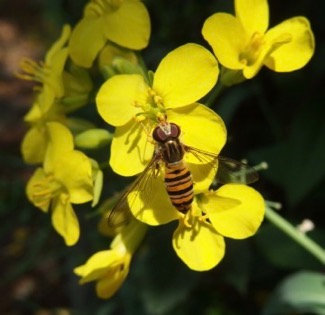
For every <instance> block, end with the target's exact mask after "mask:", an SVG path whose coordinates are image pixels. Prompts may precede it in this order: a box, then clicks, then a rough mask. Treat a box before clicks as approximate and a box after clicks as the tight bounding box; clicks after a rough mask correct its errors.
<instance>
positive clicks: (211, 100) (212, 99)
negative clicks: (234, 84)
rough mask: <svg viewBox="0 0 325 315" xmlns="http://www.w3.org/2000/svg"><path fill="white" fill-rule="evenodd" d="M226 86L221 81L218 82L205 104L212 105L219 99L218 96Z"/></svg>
mask: <svg viewBox="0 0 325 315" xmlns="http://www.w3.org/2000/svg"><path fill="white" fill-rule="evenodd" d="M224 88H225V86H224V85H223V84H222V83H221V82H218V84H217V85H216V87H215V88H214V89H213V90H212V91H211V93H210V95H209V98H208V99H207V101H206V102H205V105H206V106H207V107H211V106H212V105H213V103H214V102H215V100H216V99H217V97H218V96H219V94H220V93H221V92H222V91H223V90H224Z"/></svg>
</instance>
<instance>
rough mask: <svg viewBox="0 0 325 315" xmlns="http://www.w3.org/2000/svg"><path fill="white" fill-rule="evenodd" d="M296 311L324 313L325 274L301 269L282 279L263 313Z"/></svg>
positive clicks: (275, 313)
mask: <svg viewBox="0 0 325 315" xmlns="http://www.w3.org/2000/svg"><path fill="white" fill-rule="evenodd" d="M293 312H297V313H299V314H302V313H307V312H308V313H312V314H318V315H325V275H324V274H321V273H317V272H310V271H301V272H298V273H295V274H293V275H291V276H289V277H287V278H286V279H284V280H283V281H282V282H281V283H280V284H279V286H278V287H277V288H276V289H275V291H274V292H273V294H272V296H271V298H270V300H269V301H268V303H267V305H266V307H265V309H264V312H263V315H280V314H289V313H293Z"/></svg>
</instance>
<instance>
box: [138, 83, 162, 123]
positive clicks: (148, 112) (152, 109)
mask: <svg viewBox="0 0 325 315" xmlns="http://www.w3.org/2000/svg"><path fill="white" fill-rule="evenodd" d="M135 106H136V107H140V108H141V109H142V110H143V111H142V112H140V113H138V114H137V115H136V117H135V120H136V121H137V122H140V121H143V120H145V119H149V120H151V121H152V122H154V123H157V122H161V121H165V119H166V110H165V107H164V105H163V101H162V98H161V96H159V95H158V94H157V93H156V92H155V91H154V90H153V89H152V88H150V87H148V98H147V100H146V102H145V103H144V104H138V103H136V104H135Z"/></svg>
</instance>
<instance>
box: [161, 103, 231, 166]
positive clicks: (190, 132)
mask: <svg viewBox="0 0 325 315" xmlns="http://www.w3.org/2000/svg"><path fill="white" fill-rule="evenodd" d="M167 115H168V119H169V121H171V122H175V123H176V124H178V125H179V126H180V128H181V131H182V133H181V137H180V138H181V141H182V142H183V143H184V144H185V145H189V146H191V147H194V148H196V149H199V150H203V151H207V152H210V153H214V154H219V153H220V151H221V149H222V148H223V146H224V144H225V143H226V137H227V131H226V127H225V125H224V122H223V120H222V119H221V118H220V116H219V115H217V114H216V113H215V111H213V110H211V109H210V108H208V107H206V106H204V105H202V104H198V103H195V104H192V105H190V106H186V107H183V108H177V109H173V110H172V111H167ZM186 161H188V162H191V163H199V161H198V159H197V158H195V157H194V156H193V155H191V154H187V155H186Z"/></svg>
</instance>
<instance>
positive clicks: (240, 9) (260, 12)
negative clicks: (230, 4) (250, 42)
mask: <svg viewBox="0 0 325 315" xmlns="http://www.w3.org/2000/svg"><path fill="white" fill-rule="evenodd" d="M235 12H236V18H237V19H238V20H239V21H240V22H241V24H242V25H243V27H244V29H245V31H246V33H247V35H248V36H249V37H251V36H252V35H253V34H254V33H255V32H259V33H261V34H264V33H265V31H266V30H267V28H268V27H269V5H268V2H267V0H235Z"/></svg>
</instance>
